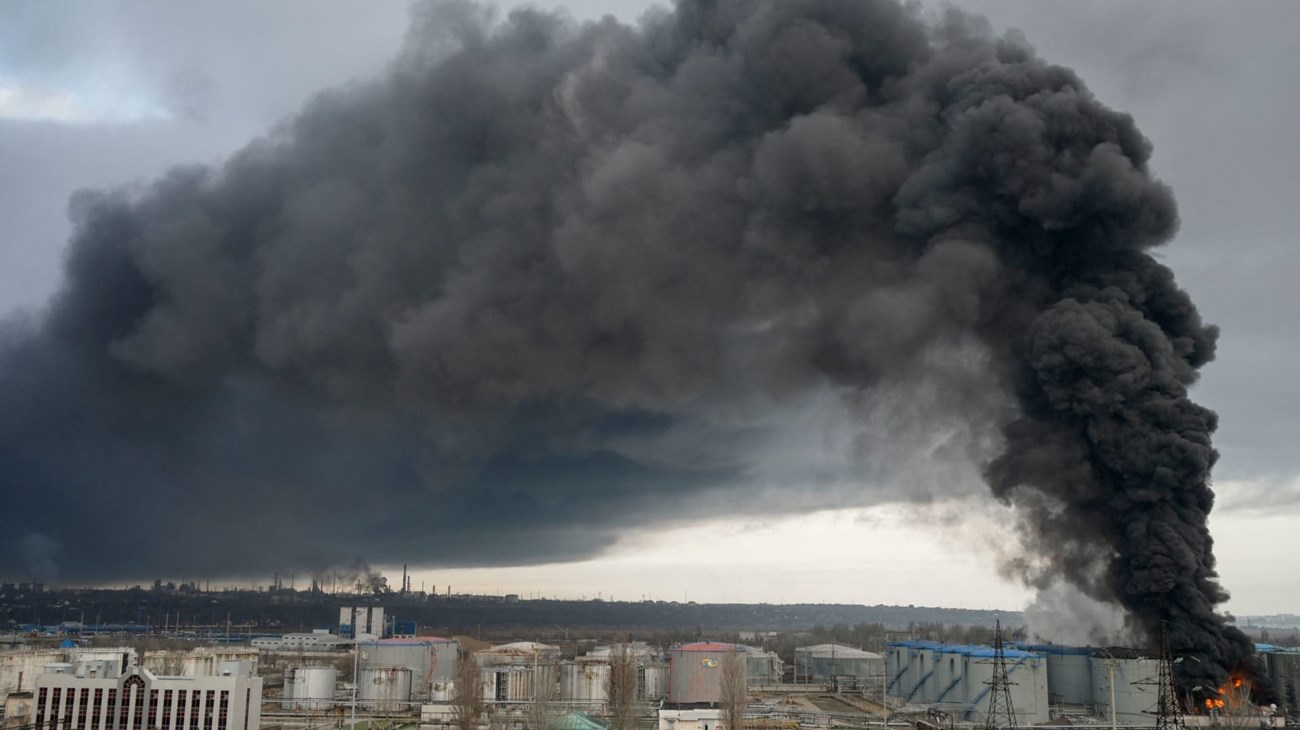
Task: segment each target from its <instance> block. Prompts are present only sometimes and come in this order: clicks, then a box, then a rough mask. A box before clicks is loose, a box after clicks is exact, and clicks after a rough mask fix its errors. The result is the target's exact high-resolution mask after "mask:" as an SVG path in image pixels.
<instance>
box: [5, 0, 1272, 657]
mask: <svg viewBox="0 0 1300 730" xmlns="http://www.w3.org/2000/svg"><path fill="white" fill-rule="evenodd" d="M1149 155H1150V145H1149V143H1148V142H1147V140H1146V139H1145V138H1143V136H1142V135H1141V134H1140V133H1139V132H1138V131H1137V129H1136V128H1135V127H1134V125H1133V122H1132V120H1131V119H1130V118H1129V117H1128V116H1126V115H1124V114H1121V113H1117V112H1115V111H1112V110H1110V109H1107V108H1106V107H1104V106H1102V105H1101V104H1100V103H1099V102H1097V101H1096V100H1095V99H1094V98H1093V97H1092V95H1091V94H1090V93H1089V92H1088V91H1087V90H1086V87H1085V86H1084V84H1083V83H1082V82H1081V81H1080V80H1079V79H1078V78H1077V77H1076V76H1075V74H1074V73H1073V72H1071V71H1069V70H1068V69H1064V68H1060V67H1056V66H1051V65H1048V64H1046V63H1044V62H1043V61H1041V60H1039V59H1038V58H1036V56H1035V55H1034V53H1033V51H1032V50H1031V49H1030V48H1029V47H1028V46H1027V45H1026V44H1025V43H1024V41H1023V40H1021V39H1019V38H1018V37H1015V36H1008V37H1005V38H996V37H993V36H992V35H991V34H990V32H989V31H988V29H987V27H986V25H985V24H984V23H982V22H981V21H978V20H975V19H971V18H969V17H966V16H964V15H962V14H960V13H956V12H950V13H947V14H944V15H942V16H939V17H936V18H933V19H929V20H927V19H925V18H923V17H921V16H920V15H919V11H916V10H915V9H908V8H903V7H900V6H899V5H897V4H895V3H892V2H859V1H854V2H847V1H834V0H804V1H785V2H753V1H751V0H695V1H683V2H681V3H680V4H679V5H678V6H677V7H676V9H675V11H673V12H667V11H663V12H657V13H652V14H651V15H650V16H648V17H647V18H646V19H645V20H644V21H643V22H642V24H641V25H640V26H639V27H635V28H634V27H629V26H624V25H620V24H617V23H615V22H613V21H612V20H607V21H602V22H598V23H589V24H582V25H578V24H575V23H573V22H571V21H569V20H567V19H565V18H564V17H563V16H556V15H550V14H546V13H542V12H536V11H523V12H518V13H515V14H512V15H511V16H510V17H509V18H507V19H505V20H503V21H497V20H496V19H495V18H494V17H493V15H492V12H491V11H489V10H486V9H484V8H482V7H480V6H476V5H472V4H468V3H431V4H424V5H418V6H417V7H416V11H415V13H414V16H413V23H412V28H411V31H410V34H409V37H408V40H407V45H406V47H405V49H404V51H403V52H402V53H401V54H400V55H399V56H398V58H397V59H396V60H395V62H394V64H393V66H392V69H391V71H390V73H389V74H388V75H387V76H386V78H384V79H382V80H380V81H377V82H374V83H369V84H362V85H355V86H350V87H347V88H343V89H339V90H336V91H332V92H328V93H325V94H323V95H321V96H320V97H318V98H317V99H316V100H315V101H314V102H313V103H311V104H310V105H309V106H308V107H307V108H306V109H304V110H303V111H302V112H301V113H300V114H299V115H298V116H297V117H295V118H294V119H292V120H290V121H289V122H287V123H286V124H284V125H283V126H282V127H280V128H278V129H276V130H274V131H273V132H272V133H270V134H269V135H268V136H267V137H266V138H265V139H262V140H259V141H257V142H254V143H253V144H251V145H250V146H249V147H248V148H246V149H245V150H243V151H242V152H240V153H239V154H237V155H236V156H235V157H234V158H233V159H231V160H230V161H229V162H228V163H227V164H225V165H224V166H222V167H220V168H211V167H189V168H178V169H176V170H174V171H173V172H172V173H171V174H169V175H168V176H166V177H165V178H163V179H161V180H158V181H157V182H155V183H153V184H151V185H149V186H148V187H147V188H143V189H132V190H126V189H124V190H115V191H107V192H95V193H89V192H88V193H82V194H79V195H78V196H77V197H76V199H74V201H73V203H72V206H71V210H72V216H73V219H74V222H75V226H76V232H75V234H74V237H73V241H72V243H71V246H70V250H69V254H68V261H67V267H66V282H65V286H64V289H63V290H62V291H61V292H60V293H59V294H58V295H57V296H56V297H55V298H54V299H53V300H52V301H51V303H50V306H49V311H48V312H47V313H45V314H44V315H43V316H42V317H40V318H39V319H37V318H28V319H26V320H21V319H20V320H14V321H11V322H10V323H8V325H7V326H6V330H5V333H4V338H5V340H4V349H3V353H2V355H0V358H2V359H0V479H3V485H2V489H3V496H4V497H5V501H6V504H7V505H8V506H9V507H10V509H9V510H8V511H7V512H6V514H5V516H4V517H3V518H2V519H3V520H4V524H3V527H4V534H5V535H6V536H10V537H11V539H12V540H13V542H12V543H11V544H10V545H8V546H6V548H5V549H4V551H3V555H4V557H3V558H0V572H7V573H15V574H17V573H23V572H25V571H33V570H36V569H37V568H36V567H35V566H36V565H37V564H38V563H39V564H41V565H46V566H49V565H57V566H58V570H60V571H61V573H62V575H63V576H64V577H66V578H68V579H78V578H85V577H91V576H94V577H99V578H104V577H108V576H115V575H132V576H138V575H141V574H142V573H143V574H146V575H148V574H160V575H182V574H185V575H195V574H203V573H225V574H238V573H254V572H263V573H265V572H269V570H270V569H273V568H274V569H279V570H281V572H285V571H287V570H288V569H289V568H291V567H294V566H316V565H322V564H329V563H333V562H337V561H340V560H342V559H345V557H343V556H349V555H354V554H361V555H364V557H365V558H366V559H367V560H370V561H373V562H410V563H412V564H425V565H490V564H509V563H514V564H520V563H528V562H553V561H561V560H569V559H576V558H581V557H586V556H590V555H593V554H595V553H597V552H598V551H599V550H600V549H602V548H603V547H605V546H607V545H609V544H610V543H611V541H612V540H613V539H615V537H616V536H617V535H618V534H619V533H620V532H622V531H624V530H626V529H628V528H630V527H634V526H639V525H645V524H650V523H653V522H654V521H656V520H664V519H669V518H680V517H681V516H682V515H683V514H695V515H698V516H701V517H704V516H710V515H717V514H724V513H730V512H768V511H777V510H782V509H812V508H816V507H827V506H837V505H846V504H849V505H852V504H872V503H878V502H881V501H887V500H899V499H910V500H924V499H927V498H929V497H931V496H933V495H936V494H950V493H952V492H953V491H962V490H966V491H969V487H970V483H971V482H972V481H975V480H977V479H978V477H979V475H980V472H979V469H980V468H981V467H983V466H985V465H987V468H986V470H985V471H984V476H985V477H986V478H987V481H988V483H989V484H990V485H991V486H992V489H993V493H994V494H995V495H996V496H997V497H998V498H999V499H1001V500H1003V501H1005V502H1007V503H1009V504H1011V505H1014V506H1015V508H1016V510H1017V514H1018V515H1019V516H1020V517H1021V518H1022V519H1021V527H1020V537H1021V539H1022V542H1023V544H1024V548H1025V551H1024V555H1025V556H1026V557H1025V558H1023V560H1021V561H1020V562H1017V564H1015V565H1014V566H1012V568H1013V569H1015V570H1016V571H1017V572H1018V574H1019V575H1021V576H1022V577H1023V578H1024V579H1025V580H1026V581H1028V582H1029V583H1030V584H1032V585H1036V586H1038V587H1040V588H1043V587H1046V586H1048V585H1049V584H1050V583H1052V582H1053V581H1054V580H1058V579H1064V580H1067V581H1068V582H1069V583H1070V584H1071V585H1073V586H1074V587H1076V588H1077V589H1078V590H1080V591H1081V592H1082V593H1084V594H1086V595H1088V596H1090V597H1092V599H1095V600H1096V601H1100V602H1103V603H1118V604H1119V605H1121V606H1123V608H1124V610H1125V611H1126V613H1127V615H1128V616H1129V617H1130V619H1131V620H1132V621H1133V622H1134V627H1135V631H1137V632H1138V633H1142V632H1150V631H1151V630H1153V629H1154V628H1155V627H1157V626H1159V625H1160V622H1161V621H1167V622H1169V626H1170V628H1171V632H1172V634H1173V636H1172V639H1173V642H1174V645H1175V649H1176V650H1177V651H1180V652H1191V653H1195V654H1196V655H1198V656H1201V657H1205V658H1206V659H1208V660H1209V661H1206V662H1204V663H1203V664H1201V665H1199V666H1201V667H1202V669H1201V670H1196V671H1204V672H1205V674H1206V676H1207V677H1208V678H1215V679H1217V678H1218V677H1220V676H1221V675H1222V672H1223V670H1224V669H1226V668H1230V667H1234V666H1237V665H1239V664H1241V663H1242V662H1244V661H1245V660H1246V659H1247V657H1249V655H1250V652H1251V647H1250V644H1249V642H1248V641H1247V640H1246V639H1245V637H1244V636H1242V635H1241V634H1240V633H1238V632H1236V631H1235V630H1234V629H1230V628H1228V627H1225V625H1224V621H1223V619H1222V618H1221V617H1220V616H1218V615H1217V614H1216V612H1215V610H1216V607H1217V605H1218V604H1221V603H1222V602H1223V601H1224V600H1225V599H1226V593H1225V592H1224V591H1223V589H1222V588H1221V587H1220V586H1219V584H1218V582H1217V576H1216V573H1215V570H1214V558H1213V553H1212V549H1211V548H1212V542H1211V540H1210V536H1209V533H1208V530H1207V528H1206V516H1207V514H1208V512H1209V510H1210V508H1211V506H1212V502H1213V495H1212V493H1211V491H1210V489H1209V486H1208V477H1209V471H1210V468H1211V466H1212V465H1213V462H1214V459H1215V452H1214V451H1213V449H1212V448H1211V446H1210V433H1211V432H1212V431H1213V429H1214V426H1215V416H1214V414H1213V413H1211V412H1209V411H1208V410H1205V409H1203V408H1201V407H1199V406H1197V405H1196V404H1194V403H1192V402H1191V401H1190V400H1189V399H1188V398H1187V388H1188V386H1189V385H1190V384H1191V383H1192V382H1194V380H1195V378H1196V374H1197V369H1198V368H1199V367H1200V366H1201V365H1203V364H1204V363H1205V362H1207V361H1208V360H1210V359H1211V358H1212V356H1213V351H1214V341H1215V331H1214V329H1213V328H1211V327H1208V326H1205V325H1203V324H1202V322H1201V320H1200V318H1199V315H1198V314H1197V312H1196V309H1195V307H1194V306H1193V305H1192V303H1191V301H1190V300H1189V298H1188V297H1187V295H1186V294H1185V293H1184V292H1183V291H1182V290H1180V289H1179V288H1178V287H1177V286H1176V284H1175V283H1174V281H1173V277H1172V274H1171V272H1170V271H1169V270H1168V269H1167V268H1166V267H1164V266H1163V265H1161V264H1159V263H1158V262H1156V261H1155V259H1154V258H1152V256H1151V254H1150V253H1148V250H1149V249H1150V248H1151V247H1153V246H1156V245H1159V244H1160V243H1162V242H1164V241H1165V240H1167V239H1168V238H1169V237H1170V236H1171V235H1172V234H1173V232H1174V230H1175V229H1176V226H1177V214H1176V211H1175V207H1174V203H1173V199H1172V195H1171V194H1170V192H1169V190H1168V189H1167V188H1166V187H1165V186H1164V185H1163V184H1161V183H1159V182H1158V181H1156V180H1154V179H1153V177H1152V176H1151V175H1150V173H1149V171H1148V169H1147V161H1148V158H1149Z"/></svg>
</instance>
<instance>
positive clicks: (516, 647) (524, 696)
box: [474, 641, 560, 703]
mask: <svg viewBox="0 0 1300 730" xmlns="http://www.w3.org/2000/svg"><path fill="white" fill-rule="evenodd" d="M474 658H475V660H476V661H477V662H478V663H479V668H480V670H481V676H482V679H483V697H484V699H485V700H487V701H488V702H489V703H513V702H527V701H530V700H532V699H533V697H534V694H535V692H536V691H537V689H538V688H539V687H545V686H547V685H550V684H554V683H556V682H557V681H558V678H559V671H558V669H559V660H560V649H559V647H556V646H551V645H549V644H539V643H537V642H533V641H516V642H514V643H511V644H501V645H500V646H494V647H492V648H491V649H487V650H484V651H481V652H479V653H478V654H476V655H474Z"/></svg>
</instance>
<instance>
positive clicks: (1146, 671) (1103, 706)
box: [1092, 656, 1160, 725]
mask: <svg viewBox="0 0 1300 730" xmlns="http://www.w3.org/2000/svg"><path fill="white" fill-rule="evenodd" d="M1112 667H1113V669H1114V673H1115V723H1116V724H1117V725H1155V724H1156V712H1155V708H1156V697H1157V693H1156V680H1157V679H1158V677H1159V674H1160V663H1159V662H1158V661H1156V660H1155V659H1142V658H1135V659H1112V658H1109V657H1105V656H1094V657H1092V681H1093V685H1092V701H1093V703H1094V704H1095V705H1096V707H1097V716H1098V717H1100V718H1102V719H1104V720H1106V721H1109V720H1110V717H1111V703H1110V697H1111V685H1110V673H1109V671H1110V668H1112Z"/></svg>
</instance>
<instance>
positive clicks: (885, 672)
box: [0, 605, 1300, 730]
mask: <svg viewBox="0 0 1300 730" xmlns="http://www.w3.org/2000/svg"><path fill="white" fill-rule="evenodd" d="M118 629H119V630H117V631H116V632H114V631H108V632H105V633H96V634H88V633H82V634H78V633H77V632H75V631H68V632H65V633H64V634H62V635H60V636H57V637H53V638H51V637H40V636H20V635H18V634H14V635H11V636H10V637H8V638H9V643H8V645H7V646H6V647H5V648H4V649H3V651H0V693H3V696H4V698H5V703H4V727H5V728H6V729H8V730H112V729H117V730H150V729H157V730H260V728H262V727H267V728H270V727H275V728H301V729H302V730H308V729H311V728H324V727H335V728H343V727H348V728H352V727H367V728H373V727H411V728H415V727H421V728H430V730H432V729H434V728H448V729H450V728H458V729H463V730H470V729H471V728H485V729H489V730H491V729H496V728H502V729H505V728H516V729H518V730H535V729H536V728H547V729H548V730H574V729H577V730H600V729H602V728H615V730H619V729H621V728H630V727H636V728H646V729H648V728H658V729H659V730H730V728H734V727H738V726H743V727H750V728H785V729H787V730H794V729H795V728H801V727H844V728H869V727H877V728H881V730H885V729H886V728H890V727H895V728H915V729H917V730H939V729H941V728H960V727H971V728H974V727H981V728H984V727H990V726H992V727H1064V726H1093V727H1097V728H1099V729H1102V728H1107V727H1109V728H1147V727H1157V726H1160V725H1161V724H1162V722H1163V720H1162V717H1161V712H1160V707H1159V706H1160V703H1161V700H1162V697H1164V696H1165V694H1166V693H1167V690H1168V688H1164V689H1162V686H1161V677H1162V667H1163V668H1164V669H1165V670H1168V669H1169V668H1170V667H1171V666H1172V665H1173V664H1176V663H1177V662H1179V661H1181V660H1182V659H1181V658H1179V657H1166V656H1162V655H1160V654H1159V653H1149V652H1145V651H1138V650H1133V649H1124V648H1118V647H1076V646H1062V645H1057V644H1045V643H1033V642H1029V641H1023V640H1021V641H1014V640H1010V637H1011V636H1012V634H1013V633H1014V632H1011V631H1008V632H1007V638H1008V640H1006V641H1004V640H1003V638H1004V637H1003V632H1002V630H1001V629H1000V628H999V629H998V630H997V633H996V634H995V636H994V640H993V641H991V642H988V643H980V644H974V643H954V642H945V641H934V640H928V639H923V638H897V637H895V638H894V639H893V640H887V641H883V642H882V644H881V646H879V647H872V648H877V649H879V650H878V651H873V650H871V648H864V647H858V646H849V645H845V644H842V643H799V642H798V639H799V638H800V637H801V636H807V635H808V634H807V632H803V633H799V632H796V633H794V634H792V635H791V636H786V635H784V634H783V633H781V632H776V631H753V630H743V629H737V630H734V631H727V632H722V631H720V632H718V634H719V635H718V636H717V637H716V638H712V639H711V638H709V637H705V636H700V637H697V638H695V639H694V640H689V641H675V642H671V643H656V642H655V641H652V640H643V639H639V638H629V637H628V634H626V633H621V634H618V635H616V636H606V637H586V638H578V637H572V638H570V637H565V639H564V640H558V641H556V642H555V643H546V642H543V641H529V640H516V641H504V642H500V643H493V642H488V641H482V640H479V639H477V638H473V637H469V636H435V635H429V633H428V632H426V631H424V630H422V629H421V627H420V626H419V625H417V624H416V623H415V622H411V621H404V620H401V619H400V618H398V617H397V616H395V615H394V613H393V612H391V611H386V609H385V608H384V607H381V606H374V605H370V606H347V607H342V608H340V609H339V616H338V620H337V623H332V624H331V625H330V626H328V627H323V628H315V629H311V630H307V631H299V632H288V633H282V634H279V635H258V636H251V637H250V636H239V635H238V634H234V635H225V636H220V637H207V638H191V639H190V640H189V642H188V644H186V645H184V646H178V645H176V642H177V635H175V634H173V635H170V636H164V635H162V633H161V632H159V635H157V636H155V637H153V638H152V639H151V640H149V641H143V640H142V638H141V636H139V635H138V634H132V633H131V632H130V631H127V630H126V629H125V627H118ZM635 633H636V632H632V634H633V635H635ZM914 633H915V632H914ZM792 637H793V639H794V640H795V642H794V643H793V644H792V643H790V641H789V640H788V639H790V638H792ZM164 639H165V641H164ZM168 641H170V642H171V645H170V646H168V647H163V646H162V644H164V643H167V642H168ZM113 642H118V643H119V644H120V645H116V646H114V645H112V644H113ZM1257 650H1258V652H1259V654H1260V656H1261V657H1262V661H1263V664H1262V666H1263V667H1264V668H1265V671H1266V672H1267V675H1268V681H1269V682H1270V683H1271V685H1272V686H1273V689H1274V691H1275V693H1276V695H1277V698H1278V699H1279V700H1280V701H1278V702H1268V703H1259V702H1257V701H1256V698H1254V697H1253V696H1252V694H1251V691H1250V689H1251V688H1250V687H1248V686H1245V687H1243V686H1242V685H1241V684H1236V685H1233V684H1232V683H1230V684H1229V685H1228V686H1225V687H1216V688H1208V689H1207V688H1202V687H1197V688H1194V691H1193V690H1192V689H1190V688H1184V689H1181V690H1175V691H1176V692H1178V691H1181V693H1182V694H1181V696H1178V697H1177V706H1178V708H1179V710H1178V716H1177V722H1179V723H1181V725H1180V726H1181V727H1217V726H1223V727H1284V726H1286V725H1287V724H1288V723H1289V722H1291V721H1294V720H1296V719H1297V717H1298V716H1300V707H1297V706H1296V704H1295V698H1296V697H1297V696H1300V649H1294V648H1286V647H1279V646H1274V645H1270V644H1258V645H1257ZM999 698H1001V700H999ZM999 713H1000V716H999ZM991 723H992V724H991Z"/></svg>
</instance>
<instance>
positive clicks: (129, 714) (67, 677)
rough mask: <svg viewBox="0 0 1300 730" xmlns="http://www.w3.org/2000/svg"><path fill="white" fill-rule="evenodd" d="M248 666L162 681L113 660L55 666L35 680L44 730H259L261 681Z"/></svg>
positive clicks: (37, 719)
mask: <svg viewBox="0 0 1300 730" xmlns="http://www.w3.org/2000/svg"><path fill="white" fill-rule="evenodd" d="M250 669H251V667H250V665H249V664H248V663H247V662H232V663H230V664H229V665H223V666H222V668H221V669H220V670H219V673H218V674H217V675H215V676H211V677H162V676H158V675H155V674H154V673H153V672H150V671H149V670H147V669H143V668H141V667H138V666H133V667H129V668H128V669H127V670H126V671H125V672H123V671H121V669H120V667H119V666H117V665H116V663H115V662H113V661H112V660H105V659H100V660H88V661H83V662H81V663H80V664H77V665H73V664H68V663H60V664H51V665H49V666H47V667H46V668H45V671H44V672H42V673H41V674H39V675H38V676H37V677H36V698H35V704H34V710H33V713H34V716H35V727H36V728H38V729H39V730H56V729H57V730H145V729H146V728H157V729H158V730H258V728H259V727H260V725H261V706H262V680H261V678H259V677H257V676H254V675H252V674H251V672H250Z"/></svg>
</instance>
